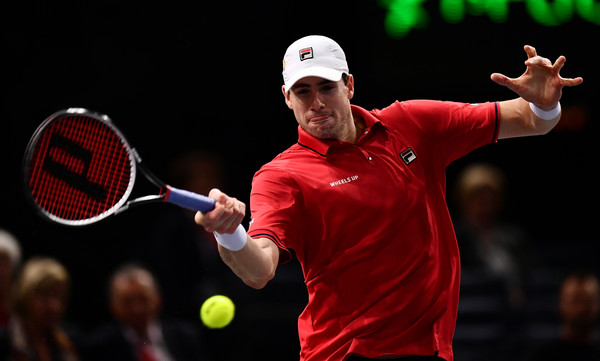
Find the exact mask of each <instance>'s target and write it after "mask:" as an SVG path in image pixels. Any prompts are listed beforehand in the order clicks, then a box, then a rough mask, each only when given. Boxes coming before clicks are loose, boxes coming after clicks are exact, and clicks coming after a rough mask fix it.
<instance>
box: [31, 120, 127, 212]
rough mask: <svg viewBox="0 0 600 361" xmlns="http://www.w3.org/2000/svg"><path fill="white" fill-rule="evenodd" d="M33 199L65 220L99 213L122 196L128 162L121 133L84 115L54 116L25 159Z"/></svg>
mask: <svg viewBox="0 0 600 361" xmlns="http://www.w3.org/2000/svg"><path fill="white" fill-rule="evenodd" d="M30 167H31V170H30V188H31V190H32V195H33V198H34V201H35V202H36V203H37V204H38V205H39V206H40V207H41V208H42V209H43V210H44V211H46V212H47V213H49V214H51V215H53V216H54V217H57V218H60V219H64V220H84V219H90V218H93V217H98V216H101V215H102V214H104V213H106V212H108V211H109V210H110V209H112V208H114V207H115V206H117V204H118V203H119V202H121V201H122V202H124V201H125V200H126V195H127V194H128V192H129V191H130V189H131V187H132V186H133V180H132V168H133V167H134V166H133V164H132V160H131V159H130V155H129V152H128V149H127V147H126V145H125V144H124V143H123V142H122V140H121V137H120V136H119V135H117V134H116V133H115V132H114V130H113V129H112V128H111V127H110V126H109V125H107V124H106V123H105V122H102V121H100V120H97V119H95V118H92V117H89V116H86V115H71V116H65V117H63V118H59V119H55V120H54V121H53V122H51V123H50V124H49V126H48V127H47V128H46V129H45V130H44V131H43V132H42V133H41V134H40V139H39V140H38V143H37V146H36V149H35V151H34V153H33V156H32V158H31V161H30Z"/></svg>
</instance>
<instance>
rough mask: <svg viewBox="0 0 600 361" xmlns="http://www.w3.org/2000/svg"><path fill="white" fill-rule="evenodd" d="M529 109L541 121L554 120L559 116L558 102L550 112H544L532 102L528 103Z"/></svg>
mask: <svg viewBox="0 0 600 361" xmlns="http://www.w3.org/2000/svg"><path fill="white" fill-rule="evenodd" d="M529 107H530V108H531V111H532V112H533V114H535V115H536V116H537V117H538V118H540V119H543V120H551V119H554V118H556V117H558V115H559V114H560V102H558V104H556V106H555V107H554V108H552V109H550V110H544V109H542V108H540V107H538V106H537V105H535V104H533V103H532V102H529Z"/></svg>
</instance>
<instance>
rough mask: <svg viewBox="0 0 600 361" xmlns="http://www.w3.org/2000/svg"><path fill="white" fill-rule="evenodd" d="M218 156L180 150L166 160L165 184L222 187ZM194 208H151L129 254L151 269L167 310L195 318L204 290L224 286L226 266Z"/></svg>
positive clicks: (200, 188) (195, 189) (213, 290)
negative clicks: (153, 210)
mask: <svg viewBox="0 0 600 361" xmlns="http://www.w3.org/2000/svg"><path fill="white" fill-rule="evenodd" d="M222 167H223V162H222V160H221V158H220V157H218V156H216V155H213V154H210V153H204V152H201V151H189V152H186V153H182V154H180V155H179V156H177V157H176V158H174V159H173V161H172V162H171V163H170V164H169V167H168V172H167V177H166V179H167V180H168V182H169V184H170V185H172V186H174V187H178V188H182V189H186V190H189V191H192V192H195V193H198V194H204V195H207V194H208V192H209V191H210V190H211V189H212V188H214V187H220V188H223V187H225V186H224V179H225V177H224V176H223V169H222ZM194 213H195V212H193V211H190V210H187V209H184V208H180V207H176V206H172V205H167V206H165V207H159V208H157V209H156V213H155V217H154V218H153V219H152V220H151V221H149V222H147V228H146V229H147V233H146V234H143V235H142V236H141V237H139V238H138V239H137V240H135V241H134V242H133V244H132V249H131V250H130V258H132V259H134V260H136V261H139V262H141V263H142V264H144V265H146V266H147V267H148V268H149V269H150V270H152V272H153V274H154V276H155V277H156V279H157V280H158V283H159V284H160V285H161V289H162V296H163V305H162V306H163V307H162V310H163V313H164V315H166V316H173V317H178V318H187V319H188V320H192V319H193V320H197V317H198V307H199V304H201V302H202V301H203V300H204V299H206V298H207V297H208V296H211V295H213V294H215V293H219V292H223V291H222V289H221V286H220V285H221V284H222V282H219V281H218V279H219V278H220V277H222V276H221V275H222V274H229V273H231V271H230V270H229V269H228V268H227V267H226V266H225V265H224V264H223V262H221V260H220V258H219V257H218V253H217V247H216V242H215V240H214V238H213V235H212V234H211V233H207V232H205V231H204V229H202V228H200V227H197V226H196V225H195V224H194V222H193V217H194Z"/></svg>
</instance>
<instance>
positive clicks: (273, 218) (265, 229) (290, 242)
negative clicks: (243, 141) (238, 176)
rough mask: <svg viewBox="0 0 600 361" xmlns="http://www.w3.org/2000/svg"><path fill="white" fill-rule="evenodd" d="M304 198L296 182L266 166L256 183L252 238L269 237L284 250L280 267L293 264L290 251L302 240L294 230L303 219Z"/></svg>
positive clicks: (280, 171)
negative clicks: (296, 242)
mask: <svg viewBox="0 0 600 361" xmlns="http://www.w3.org/2000/svg"><path fill="white" fill-rule="evenodd" d="M301 207H302V205H301V197H300V190H299V189H298V187H297V186H296V184H295V182H294V181H293V179H291V177H289V175H287V173H286V172H285V171H283V170H279V169H275V168H273V167H270V166H268V165H267V166H264V167H263V168H262V169H261V170H259V171H258V172H257V173H256V175H255V176H254V179H253V180H252V191H251V193H250V210H251V218H252V220H251V222H250V227H249V230H248V234H249V235H250V237H252V238H261V237H266V238H269V239H271V240H272V241H273V242H275V244H276V245H277V246H278V247H279V248H280V256H279V263H280V264H283V263H287V262H289V261H290V260H291V252H290V250H289V249H290V248H291V249H293V248H294V240H295V239H297V238H298V237H299V230H295V229H294V228H293V227H294V225H295V224H297V223H298V222H294V220H297V219H299V218H298V214H299V213H300V208H301Z"/></svg>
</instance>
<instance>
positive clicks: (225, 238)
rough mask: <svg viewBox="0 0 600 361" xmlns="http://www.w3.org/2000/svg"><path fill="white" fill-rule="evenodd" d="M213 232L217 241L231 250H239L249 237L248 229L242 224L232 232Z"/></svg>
mask: <svg viewBox="0 0 600 361" xmlns="http://www.w3.org/2000/svg"><path fill="white" fill-rule="evenodd" d="M213 233H214V235H215V239H216V240H217V242H218V243H219V244H220V245H221V246H223V247H225V248H227V249H228V250H230V251H239V250H240V249H242V248H244V246H245V245H246V241H247V237H248V235H247V233H246V229H245V228H244V226H242V225H241V224H240V225H239V226H238V228H237V229H236V230H235V232H233V233H231V234H230V233H224V234H221V233H218V232H213Z"/></svg>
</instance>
